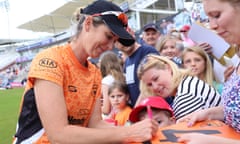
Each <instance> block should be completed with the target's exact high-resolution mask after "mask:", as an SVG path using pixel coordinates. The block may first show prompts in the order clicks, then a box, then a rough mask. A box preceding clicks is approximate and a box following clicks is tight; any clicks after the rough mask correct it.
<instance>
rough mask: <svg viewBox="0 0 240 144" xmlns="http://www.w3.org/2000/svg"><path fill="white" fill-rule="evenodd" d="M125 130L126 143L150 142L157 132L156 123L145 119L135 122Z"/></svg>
mask: <svg viewBox="0 0 240 144" xmlns="http://www.w3.org/2000/svg"><path fill="white" fill-rule="evenodd" d="M127 128H128V129H127V130H126V132H125V133H126V134H127V137H128V138H127V140H126V142H144V141H147V140H151V139H152V137H153V136H155V135H156V133H157V131H158V123H157V122H156V121H155V120H151V119H145V120H142V121H140V122H137V123H135V124H133V125H131V126H129V127H127Z"/></svg>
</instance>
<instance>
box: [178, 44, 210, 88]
mask: <svg viewBox="0 0 240 144" xmlns="http://www.w3.org/2000/svg"><path fill="white" fill-rule="evenodd" d="M188 52H193V53H195V54H197V55H199V56H201V57H202V58H203V60H204V62H205V69H204V72H203V73H204V74H203V75H204V78H203V79H202V80H203V81H205V82H206V83H208V84H209V85H213V80H214V74H213V68H212V67H213V66H212V62H211V60H210V58H209V56H208V54H207V53H206V52H205V51H204V50H203V49H202V48H200V47H198V46H193V47H188V48H185V49H184V50H183V52H182V55H181V58H182V63H183V65H184V57H185V55H186V54H187V53H188Z"/></svg>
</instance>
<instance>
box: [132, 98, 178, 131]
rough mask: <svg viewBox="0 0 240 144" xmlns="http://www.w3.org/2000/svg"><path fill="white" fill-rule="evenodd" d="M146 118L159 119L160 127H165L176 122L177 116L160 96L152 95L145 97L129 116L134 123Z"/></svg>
mask: <svg viewBox="0 0 240 144" xmlns="http://www.w3.org/2000/svg"><path fill="white" fill-rule="evenodd" d="M146 118H151V119H154V120H155V121H157V122H158V124H159V127H165V126H169V125H172V124H174V123H175V117H174V114H173V110H172V108H171V106H170V105H169V104H168V103H167V102H166V101H165V100H164V99H163V98H162V97H159V96H150V97H148V98H146V99H144V100H143V101H142V102H141V103H140V104H139V105H137V106H136V107H135V108H134V109H133V110H132V112H131V114H130V116H129V120H130V122H132V123H135V122H138V121H141V120H144V119H146Z"/></svg>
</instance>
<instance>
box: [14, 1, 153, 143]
mask: <svg viewBox="0 0 240 144" xmlns="http://www.w3.org/2000/svg"><path fill="white" fill-rule="evenodd" d="M80 15H81V16H80V19H79V21H78V26H77V28H78V29H77V33H76V36H75V37H74V38H73V39H71V41H70V42H69V43H67V44H66V45H62V46H56V47H53V48H49V49H46V50H44V51H42V52H40V53H39V54H38V55H37V56H36V57H35V58H34V60H33V61H32V65H31V68H30V71H29V74H28V81H27V84H26V89H25V91H24V96H23V100H22V102H23V103H22V104H21V106H22V107H21V109H20V115H19V119H18V127H17V132H16V134H15V139H14V142H13V143H18V144H19V143H28V144H29V143H45V144H49V143H64V144H73V143H74V144H76V143H84V144H85V143H124V142H132V141H136V142H143V141H146V140H149V139H151V138H152V136H153V135H155V134H156V132H157V123H156V122H155V121H153V120H150V119H147V120H145V121H143V122H139V123H136V124H134V125H131V126H129V127H121V128H117V127H113V126H112V125H110V124H108V123H106V122H105V121H103V120H102V117H101V103H100V96H101V73H100V70H99V69H98V68H97V67H96V66H94V65H93V64H92V63H91V62H90V61H88V57H92V58H96V57H99V56H100V54H101V53H103V52H104V51H107V50H111V49H112V48H113V45H114V43H115V42H116V41H120V42H121V43H122V44H123V45H126V46H128V45H132V44H133V43H134V39H133V37H132V36H131V35H130V34H129V33H128V32H127V31H126V27H127V16H126V15H125V14H124V13H123V12H122V10H121V9H120V7H118V6H117V5H115V4H113V3H112V2H109V1H105V0H99V1H94V2H93V3H91V4H90V5H88V6H87V7H85V8H84V9H82V10H81V13H80Z"/></svg>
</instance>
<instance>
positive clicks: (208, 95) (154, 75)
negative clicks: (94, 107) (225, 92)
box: [138, 54, 221, 120]
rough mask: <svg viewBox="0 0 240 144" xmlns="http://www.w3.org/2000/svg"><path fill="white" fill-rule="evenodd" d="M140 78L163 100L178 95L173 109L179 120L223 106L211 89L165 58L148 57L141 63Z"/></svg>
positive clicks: (151, 55)
mask: <svg viewBox="0 0 240 144" xmlns="http://www.w3.org/2000/svg"><path fill="white" fill-rule="evenodd" d="M138 77H139V79H140V80H141V83H142V84H143V87H146V89H145V90H149V93H150V94H154V95H157V96H161V97H163V98H167V97H169V96H175V98H174V100H173V105H172V107H173V111H174V115H175V117H176V119H177V120H178V119H179V118H181V117H183V116H185V115H187V114H190V113H192V112H195V111H197V110H200V109H206V108H209V107H215V106H218V105H220V104H221V97H220V95H219V94H218V92H217V91H216V90H215V89H214V88H213V87H212V86H210V85H209V84H207V83H205V82H204V81H202V80H200V79H198V78H197V77H194V76H192V75H191V74H190V71H188V70H184V69H181V68H179V67H178V66H177V65H176V64H175V63H174V62H172V61H171V60H169V59H168V58H166V57H163V56H157V55H153V54H150V55H147V56H146V57H145V58H144V59H143V60H142V61H141V63H140V66H139V68H138ZM140 98H141V99H143V97H140Z"/></svg>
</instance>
